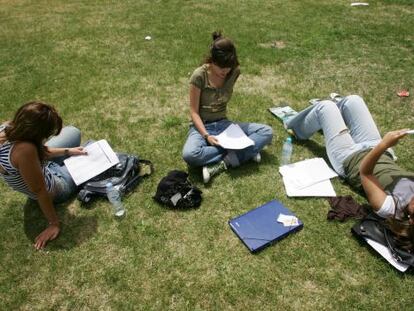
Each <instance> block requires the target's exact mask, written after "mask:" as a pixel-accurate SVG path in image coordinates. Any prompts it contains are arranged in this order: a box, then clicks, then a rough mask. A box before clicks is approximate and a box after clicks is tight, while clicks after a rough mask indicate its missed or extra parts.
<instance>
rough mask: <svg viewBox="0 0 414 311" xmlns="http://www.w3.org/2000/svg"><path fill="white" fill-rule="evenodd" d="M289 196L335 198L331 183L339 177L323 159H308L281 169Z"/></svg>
mask: <svg viewBox="0 0 414 311" xmlns="http://www.w3.org/2000/svg"><path fill="white" fill-rule="evenodd" d="M279 172H280V174H281V175H282V177H283V182H284V184H285V188H286V194H287V195H288V196H300V197H306V196H321V197H334V196H336V193H335V190H334V189H333V187H332V183H331V181H330V179H331V178H333V177H336V176H338V174H337V173H336V172H335V171H334V170H332V169H331V168H330V167H329V166H328V164H326V162H325V160H324V159H322V158H313V159H308V160H304V161H300V162H296V163H292V164H288V165H284V166H281V167H279Z"/></svg>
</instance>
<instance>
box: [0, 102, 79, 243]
mask: <svg viewBox="0 0 414 311" xmlns="http://www.w3.org/2000/svg"><path fill="white" fill-rule="evenodd" d="M51 136H54V137H52V138H51V139H49V138H50V137H51ZM47 139H49V140H48V141H47V142H46V140H47ZM79 145H80V131H79V130H78V129H77V128H75V127H72V126H67V127H64V128H62V119H61V117H60V116H59V114H58V113H57V111H56V110H55V108H54V107H52V106H50V105H48V104H46V103H42V102H36V101H34V102H29V103H27V104H25V105H23V106H21V107H20V108H19V109H18V110H17V112H16V114H15V116H14V118H13V120H12V121H9V122H5V123H3V124H2V125H0V176H1V177H2V178H3V179H4V181H5V182H6V183H7V184H8V185H9V186H10V187H11V188H12V189H14V190H16V191H19V192H21V193H24V194H25V195H27V196H28V197H30V198H31V199H34V200H37V201H38V203H39V206H40V208H41V210H42V212H43V214H44V216H45V218H46V219H47V220H48V223H49V225H48V227H47V228H46V229H45V230H43V231H42V232H41V233H40V234H39V235H38V236H37V237H36V238H35V248H36V249H41V248H43V247H45V245H46V243H47V242H48V241H50V240H53V239H55V238H56V237H57V236H58V234H59V232H60V224H59V219H58V216H57V214H56V211H55V208H54V203H61V202H64V201H66V200H67V199H69V198H70V197H71V196H72V195H73V194H75V193H76V190H77V189H76V185H75V184H74V182H73V180H72V178H71V177H70V175H69V173H68V171H67V169H66V167H65V166H64V164H63V159H64V158H65V157H68V156H71V155H81V154H85V151H83V149H82V147H79ZM49 159H53V160H52V161H48V160H49Z"/></svg>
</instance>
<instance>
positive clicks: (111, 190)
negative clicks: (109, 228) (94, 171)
mask: <svg viewBox="0 0 414 311" xmlns="http://www.w3.org/2000/svg"><path fill="white" fill-rule="evenodd" d="M106 195H107V196H108V200H109V202H111V204H112V208H113V213H114V215H115V216H116V217H121V216H123V215H124V214H125V209H124V206H123V205H122V201H121V194H120V193H119V191H118V189H116V188H115V187H114V185H113V184H112V183H111V182H109V183H107V184H106Z"/></svg>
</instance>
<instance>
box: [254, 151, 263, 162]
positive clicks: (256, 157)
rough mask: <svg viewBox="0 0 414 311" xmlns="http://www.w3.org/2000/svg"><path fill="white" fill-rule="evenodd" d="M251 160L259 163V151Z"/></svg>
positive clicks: (260, 157)
mask: <svg viewBox="0 0 414 311" xmlns="http://www.w3.org/2000/svg"><path fill="white" fill-rule="evenodd" d="M252 160H253V161H254V162H256V163H260V161H262V156H261V155H260V152H258V153H257V154H256V155H255V156H254V157H253V158H252Z"/></svg>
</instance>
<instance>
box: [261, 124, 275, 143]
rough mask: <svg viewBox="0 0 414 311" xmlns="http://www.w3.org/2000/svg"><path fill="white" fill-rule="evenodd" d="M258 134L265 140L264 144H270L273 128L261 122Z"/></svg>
mask: <svg viewBox="0 0 414 311" xmlns="http://www.w3.org/2000/svg"><path fill="white" fill-rule="evenodd" d="M260 135H261V136H262V137H263V139H264V140H265V142H266V145H267V144H270V142H271V141H272V139H273V129H272V128H271V127H270V126H269V125H266V124H263V125H262V128H261V129H260Z"/></svg>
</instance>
